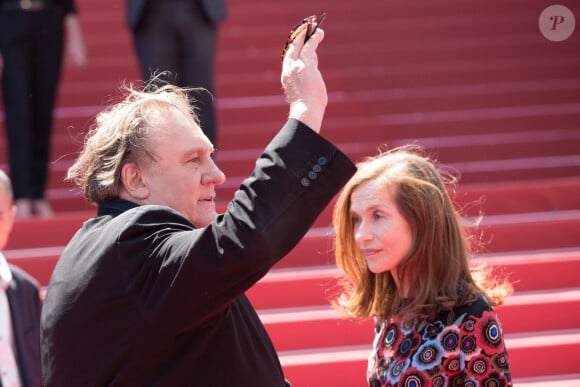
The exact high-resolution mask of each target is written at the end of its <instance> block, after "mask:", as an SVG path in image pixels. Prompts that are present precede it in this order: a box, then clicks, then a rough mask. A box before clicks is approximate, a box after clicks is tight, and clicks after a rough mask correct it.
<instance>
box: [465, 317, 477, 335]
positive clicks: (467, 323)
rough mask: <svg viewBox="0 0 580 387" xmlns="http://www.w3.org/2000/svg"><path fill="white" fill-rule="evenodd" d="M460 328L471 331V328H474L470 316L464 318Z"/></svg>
mask: <svg viewBox="0 0 580 387" xmlns="http://www.w3.org/2000/svg"><path fill="white" fill-rule="evenodd" d="M462 328H463V330H464V331H466V332H473V330H474V329H475V320H473V319H471V318H470V319H468V320H465V322H464V323H463V327H462Z"/></svg>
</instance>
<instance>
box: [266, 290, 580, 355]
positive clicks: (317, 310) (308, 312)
mask: <svg viewBox="0 0 580 387" xmlns="http://www.w3.org/2000/svg"><path fill="white" fill-rule="evenodd" d="M258 312H259V315H260V318H261V320H262V322H263V323H264V325H265V326H266V329H267V330H268V333H269V334H270V337H271V338H272V341H273V342H274V345H275V346H276V348H277V349H278V350H279V351H286V350H296V349H300V348H316V347H328V346H346V345H353V344H357V343H358V344H360V343H366V342H367V341H368V342H371V341H372V340H370V341H369V340H368V339H369V337H371V336H372V333H373V326H374V323H373V321H372V320H370V319H369V320H364V321H360V322H353V321H351V320H346V319H343V318H341V316H340V313H339V312H338V311H337V310H335V309H334V308H332V307H331V306H329V305H318V306H307V307H292V308H278V309H262V310H258ZM497 312H498V315H499V318H500V321H501V323H502V326H503V329H504V332H505V333H506V334H515V333H526V332H533V331H538V332H539V331H552V330H553V331H557V330H566V329H574V328H577V326H578V323H577V319H578V317H580V288H572V289H561V290H547V291H536V292H521V293H516V294H514V295H512V296H511V297H509V298H508V299H507V300H506V302H505V304H504V305H501V306H499V307H498V308H497ZM538 316H542V318H538Z"/></svg>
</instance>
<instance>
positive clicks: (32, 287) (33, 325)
mask: <svg viewBox="0 0 580 387" xmlns="http://www.w3.org/2000/svg"><path fill="white" fill-rule="evenodd" d="M10 269H11V271H12V278H13V280H12V283H11V284H10V287H9V288H8V290H7V292H6V295H7V297H8V303H9V305H10V315H11V317H12V328H13V333H14V342H15V344H16V349H17V355H18V356H17V362H18V369H19V371H20V378H21V380H22V385H23V387H40V385H41V367H40V312H41V306H42V304H41V300H40V293H39V288H38V283H37V282H36V280H35V279H33V278H32V277H31V276H29V275H28V274H27V273H25V272H24V271H22V270H20V269H19V268H17V267H15V266H12V265H11V266H10Z"/></svg>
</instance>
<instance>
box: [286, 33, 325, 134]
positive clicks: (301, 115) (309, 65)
mask: <svg viewBox="0 0 580 387" xmlns="http://www.w3.org/2000/svg"><path fill="white" fill-rule="evenodd" d="M306 29H307V25H306V24H303V25H302V26H300V27H299V28H298V31H297V36H296V38H295V39H294V40H293V41H292V43H290V44H289V45H288V50H287V51H286V55H285V56H284V60H283V61H282V76H281V80H282V88H283V89H284V94H285V95H286V100H287V101H288V104H289V105H290V114H289V117H290V118H295V119H297V120H300V121H302V122H303V123H304V124H306V125H308V126H309V127H310V128H312V129H313V130H314V131H316V132H317V133H318V132H320V127H321V126H322V118H323V116H324V110H325V109H326V105H327V103H328V95H327V93H326V85H325V84H324V79H323V78H322V74H321V73H320V71H319V70H318V56H317V54H316V49H317V48H318V44H319V43H320V42H321V41H322V40H323V39H324V31H323V30H322V29H320V28H318V29H317V30H316V32H315V33H314V35H312V37H311V38H310V39H309V40H308V41H307V42H306V43H304V37H305V34H306Z"/></svg>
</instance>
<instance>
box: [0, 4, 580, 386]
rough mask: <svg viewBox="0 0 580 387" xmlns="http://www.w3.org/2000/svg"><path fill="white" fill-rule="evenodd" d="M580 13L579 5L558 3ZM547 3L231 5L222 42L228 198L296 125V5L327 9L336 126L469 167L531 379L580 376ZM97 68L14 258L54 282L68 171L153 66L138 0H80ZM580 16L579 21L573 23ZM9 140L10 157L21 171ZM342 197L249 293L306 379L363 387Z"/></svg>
mask: <svg viewBox="0 0 580 387" xmlns="http://www.w3.org/2000/svg"><path fill="white" fill-rule="evenodd" d="M559 4H562V5H565V6H567V7H568V8H570V9H571V10H572V12H573V13H574V14H575V15H576V19H578V18H580V7H579V4H578V3H577V2H572V1H562V2H559ZM548 5H550V4H549V3H546V2H545V1H540V0H514V1H510V2H502V1H499V0H487V1H483V0H477V1H473V2H469V3H466V2H464V1H459V0H444V1H438V2H432V3H427V2H423V1H418V0H411V1H405V2H403V1H398V2H396V1H373V0H362V1H358V2H357V3H356V5H353V4H351V3H349V2H336V1H335V2H323V1H314V2H313V1H305V0H298V1H293V2H289V3H283V2H271V1H266V0H246V1H244V2H233V1H231V2H230V18H229V20H228V21H227V22H226V23H225V24H224V25H223V28H222V30H221V35H220V46H219V53H218V69H217V70H218V80H217V81H218V90H217V93H216V97H217V103H218V113H219V123H220V128H219V144H218V148H219V152H218V162H219V164H220V165H221V167H222V169H223V170H224V172H225V173H226V175H227V176H228V181H227V182H226V183H225V184H224V185H223V186H221V187H220V188H219V190H218V195H219V197H220V199H222V202H220V204H219V205H220V207H221V208H222V209H223V208H225V205H226V203H227V201H228V200H229V199H230V198H231V197H232V195H233V192H234V191H235V189H236V188H237V187H238V185H239V183H240V181H241V180H242V179H243V177H245V176H246V175H247V174H249V173H250V171H251V169H252V165H253V160H254V159H255V157H257V156H258V155H259V153H260V150H261V149H262V147H263V146H264V145H265V144H266V143H267V142H268V140H269V139H270V138H271V137H272V136H273V135H274V133H275V131H276V130H277V129H278V128H279V127H280V126H281V125H282V124H283V122H284V116H285V114H286V110H287V108H286V106H285V104H284V99H283V97H282V96H281V90H280V85H279V70H280V63H279V52H280V50H281V47H282V45H283V42H284V41H285V39H286V34H287V30H288V28H289V27H291V26H292V25H293V24H294V23H295V22H296V21H297V20H299V19H300V18H302V17H304V16H307V15H310V14H314V13H317V14H319V13H320V12H322V11H326V12H327V13H328V17H327V20H326V21H325V24H324V29H325V30H326V32H327V35H326V39H325V42H324V43H323V45H322V46H321V48H320V67H321V68H322V71H323V74H324V76H325V80H326V82H327V87H328V91H329V100H330V104H329V107H328V109H327V114H326V119H325V125H324V128H323V134H324V135H325V136H327V137H328V138H330V139H332V140H333V141H335V142H337V143H338V144H340V147H341V148H342V149H344V150H345V151H346V152H347V153H348V154H349V155H350V156H351V157H352V158H353V159H354V160H359V159H361V158H362V157H364V156H366V155H370V154H374V153H376V151H377V149H379V148H380V147H382V146H383V147H384V146H387V147H393V146H397V145H401V144H406V143H418V144H421V145H423V146H425V147H426V148H427V150H428V151H429V152H430V154H432V155H433V156H434V157H435V158H437V160H439V161H440V162H441V164H442V165H443V167H444V168H445V170H447V171H451V172H454V173H456V174H460V175H461V180H460V184H459V186H458V187H457V188H456V189H455V190H453V191H452V195H453V197H454V199H455V201H456V202H457V203H458V205H459V206H460V208H461V209H462V211H463V214H464V215H465V222H466V224H467V225H468V226H469V227H470V229H471V231H473V232H475V233H477V234H478V235H480V236H481V240H482V242H483V250H482V251H481V252H480V254H479V255H478V256H477V257H476V260H477V261H485V262H487V263H488V264H490V265H492V266H493V267H494V268H495V269H496V270H498V271H499V272H502V273H506V274H509V276H510V278H511V279H512V280H514V281H515V289H516V292H515V294H514V295H513V296H512V297H511V298H509V299H508V301H507V302H506V304H505V305H503V306H501V307H500V308H499V309H498V311H499V314H500V317H501V319H502V323H503V327H504V331H505V333H506V337H507V346H508V350H509V354H510V357H511V361H512V371H513V376H514V378H515V381H516V385H517V386H527V387H532V386H542V387H545V386H548V387H550V386H552V387H555V386H566V387H568V386H580V363H579V362H578V359H580V323H579V322H578V321H580V276H579V275H578V273H579V272H580V51H579V50H578V47H580V30H579V29H578V28H577V29H576V31H575V32H574V34H573V35H572V36H571V37H570V38H569V39H568V40H565V41H562V42H551V41H549V40H547V39H545V38H544V37H543V36H542V34H541V33H540V31H539V29H538V17H539V15H540V13H541V11H542V10H543V9H544V8H545V7H547V6H548ZM79 7H80V9H81V12H82V14H81V16H82V22H83V29H84V31H85V33H86V41H87V44H88V48H89V54H90V61H89V64H88V66H87V68H85V69H82V70H78V69H71V68H66V69H65V71H64V74H63V81H62V83H61V87H60V91H59V104H58V109H57V111H56V112H55V117H56V120H55V128H54V136H53V144H52V145H53V146H52V156H51V159H52V160H53V162H52V163H51V165H50V171H51V173H50V186H49V191H48V195H49V198H50V200H51V202H52V204H53V206H54V207H55V209H56V210H57V211H58V213H57V216H56V217H55V218H54V219H50V220H37V219H32V220H24V221H19V222H18V223H17V224H16V227H15V230H14V232H13V235H12V238H11V240H10V243H9V246H8V248H7V251H6V256H7V257H8V258H9V260H10V261H11V262H13V263H15V264H17V265H19V266H21V267H22V268H24V269H25V270H27V271H28V272H30V273H31V274H32V275H34V276H35V277H36V278H38V280H39V281H40V282H41V283H42V284H43V285H46V284H47V283H48V280H49V277H50V273H51V271H52V268H53V266H54V264H55V262H56V260H57V259H58V255H59V254H60V251H61V250H62V247H63V246H64V245H65V244H66V242H67V241H68V239H69V238H70V237H71V236H72V234H73V233H74V232H75V230H76V229H77V228H78V227H79V226H80V225H81V224H82V222H83V221H84V220H86V219H87V218H88V217H90V216H92V215H94V208H92V207H90V206H88V205H87V204H86V203H85V202H84V201H83V200H82V199H81V198H80V196H79V195H78V192H77V191H76V190H74V189H72V188H71V187H70V186H69V185H67V184H65V183H63V176H64V174H65V172H66V169H67V168H68V166H70V164H71V163H72V160H73V159H74V157H75V152H77V151H78V149H79V144H80V143H81V142H82V138H83V135H84V133H85V132H86V131H87V129H88V128H89V126H90V124H91V119H92V117H93V116H94V114H96V113H97V112H98V111H100V109H102V106H103V105H104V104H106V103H107V101H108V100H110V98H111V96H112V95H115V94H116V90H117V88H118V86H119V84H120V82H121V81H123V80H126V81H135V80H136V79H138V78H139V74H138V71H137V66H136V61H135V57H134V53H133V49H132V46H131V41H130V37H129V35H128V33H127V31H126V30H125V28H124V25H123V22H124V19H123V18H124V14H123V12H124V4H122V3H119V4H117V5H116V6H113V7H111V6H107V7H105V6H103V5H102V3H101V2H99V1H97V0H79ZM576 24H578V22H577V23H576ZM6 152H7V147H6V143H5V138H4V137H1V138H0V167H2V168H3V169H7V167H8V166H7V165H6V163H7V156H6ZM331 208H332V207H331V206H329V207H328V208H327V209H326V211H325V212H324V213H323V214H322V215H321V216H320V218H319V219H318V220H317V222H316V224H315V225H314V227H313V228H312V229H311V230H310V232H309V233H308V235H307V236H306V238H305V239H304V240H303V241H302V242H301V243H300V244H299V245H298V246H297V247H296V248H295V249H294V250H293V251H292V252H291V253H290V254H289V256H288V257H287V258H285V259H284V260H283V261H282V262H280V263H279V264H278V265H277V266H276V267H275V268H274V270H272V272H271V273H270V274H268V275H267V276H266V277H265V278H264V279H263V280H262V281H260V282H259V283H258V284H257V285H256V286H255V287H254V288H252V289H251V290H250V291H249V292H248V293H249V296H250V298H251V299H252V301H253V303H254V304H255V306H256V308H258V310H259V312H260V316H261V317H262V319H263V321H264V322H265V324H266V327H267V329H268V331H269V332H270V334H271V336H272V339H273V341H274V343H275V345H276V347H277V349H278V350H279V352H280V356H281V360H282V363H283V366H284V369H285V371H286V373H287V376H288V378H289V379H290V380H291V381H292V383H293V385H294V386H298V387H301V386H314V385H316V386H363V385H365V368H366V357H367V356H368V352H369V349H370V345H371V340H372V326H371V322H370V321H365V322H361V323H353V322H350V321H346V320H342V319H341V318H340V316H338V314H337V312H336V311H334V310H333V309H332V308H331V307H330V306H329V303H328V300H329V299H330V298H331V296H332V294H333V292H335V291H336V276H337V274H338V272H337V270H336V268H335V267H334V264H333V257H332V252H331V241H330V239H329V235H330V228H329V225H330V214H331Z"/></svg>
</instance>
